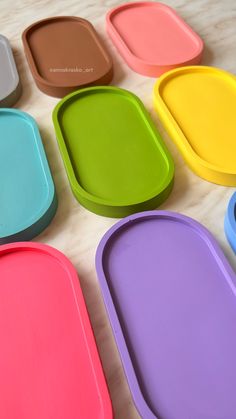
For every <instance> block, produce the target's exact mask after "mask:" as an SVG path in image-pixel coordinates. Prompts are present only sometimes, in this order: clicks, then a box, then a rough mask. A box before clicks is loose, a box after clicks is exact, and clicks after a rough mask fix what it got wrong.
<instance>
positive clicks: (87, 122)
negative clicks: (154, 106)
mask: <svg viewBox="0 0 236 419" xmlns="http://www.w3.org/2000/svg"><path fill="white" fill-rule="evenodd" d="M53 122H54V126H55V131H56V136H57V140H58V144H59V147H60V151H61V155H62V158H63V160H64V164H65V167H66V171H67V174H68V177H69V181H70V184H71V188H72V191H73V193H74V195H75V197H76V198H77V199H78V201H79V202H80V203H81V204H82V205H84V206H85V207H86V208H88V209H89V210H91V211H93V212H95V213H97V214H101V215H105V216H108V217H123V216H124V215H127V214H130V213H132V212H136V211H137V210H139V211H140V210H145V209H152V208H156V206H157V205H159V204H160V203H162V202H163V201H164V200H165V199H166V197H167V196H168V195H169V193H170V191H171V188H172V184H173V173H174V167H173V162H172V159H171V157H170V155H169V153H168V151H167V150H166V148H165V146H164V144H163V142H162V140H161V138H160V135H159V133H158V132H157V131H156V128H155V126H154V124H153V122H152V121H151V118H150V116H149V115H148V113H147V111H146V109H145V108H144V106H143V104H142V102H141V101H140V100H139V99H138V98H137V97H136V96H135V95H133V94H132V93H130V92H128V91H126V90H123V89H119V88H116V87H94V88H88V89H84V90H80V91H78V92H74V93H73V94H71V95H69V96H68V97H66V98H64V99H63V100H62V101H61V102H59V104H58V105H57V106H56V108H55V110H54V112H53Z"/></svg>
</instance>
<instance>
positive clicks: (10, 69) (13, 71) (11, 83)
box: [0, 35, 21, 108]
mask: <svg viewBox="0 0 236 419" xmlns="http://www.w3.org/2000/svg"><path fill="white" fill-rule="evenodd" d="M0 67H1V77H0V107H2V108H8V107H10V106H13V105H14V104H15V103H16V102H17V100H18V99H19V97H20V95H21V83H20V78H19V74H18V71H17V68H16V64H15V60H14V56H13V53H12V50H11V46H10V43H9V41H8V39H7V38H5V36H3V35H0Z"/></svg>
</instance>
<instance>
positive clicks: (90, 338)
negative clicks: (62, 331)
mask: <svg viewBox="0 0 236 419" xmlns="http://www.w3.org/2000/svg"><path fill="white" fill-rule="evenodd" d="M20 251H29V252H30V251H31V252H32V251H35V252H39V253H43V254H45V255H49V256H50V257H52V258H54V259H55V260H56V261H57V262H59V263H60V265H61V266H62V267H63V268H64V270H65V272H66V274H67V275H68V280H70V286H71V288H72V292H73V297H74V301H75V305H76V308H77V311H78V321H79V323H80V326H81V328H82V330H83V337H84V345H85V346H86V348H87V354H88V359H89V361H88V362H89V364H90V367H91V370H92V372H93V377H94V381H95V383H96V388H97V396H98V398H99V400H100V406H101V409H102V411H103V415H104V416H103V417H104V419H105V418H106V419H112V418H113V411H112V404H111V399H110V395H109V390H108V385H107V383H106V377H105V373H104V371H103V367H102V362H101V359H100V356H99V351H98V347H97V344H96V340H95V335H94V333H93V329H92V325H91V322H90V318H89V314H88V310H87V307H86V301H85V298H84V296H83V292H82V288H81V285H80V280H79V276H78V274H77V271H76V269H75V267H74V265H73V264H72V262H71V261H70V260H69V259H68V258H67V256H65V255H64V254H63V253H62V252H61V251H59V250H57V249H56V248H54V247H52V246H50V245H48V244H44V243H37V242H24V241H23V242H18V243H9V244H5V245H2V246H0V263H1V256H4V255H6V254H8V253H14V252H20ZM98 390H100V391H98Z"/></svg>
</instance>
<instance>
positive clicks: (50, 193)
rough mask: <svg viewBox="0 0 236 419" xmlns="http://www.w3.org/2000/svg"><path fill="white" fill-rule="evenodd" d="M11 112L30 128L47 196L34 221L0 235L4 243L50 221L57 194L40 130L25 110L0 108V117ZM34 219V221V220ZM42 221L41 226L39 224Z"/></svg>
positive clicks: (31, 233) (33, 232)
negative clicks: (8, 233) (12, 231)
mask: <svg viewBox="0 0 236 419" xmlns="http://www.w3.org/2000/svg"><path fill="white" fill-rule="evenodd" d="M9 113H10V114H11V115H12V116H13V117H16V118H23V119H24V120H25V122H26V124H29V126H30V128H31V129H32V137H33V139H34V144H35V147H36V150H37V156H38V159H39V162H40V166H41V168H42V175H43V177H44V178H45V181H46V183H47V194H46V195H47V196H46V199H45V202H44V205H43V208H42V209H41V211H40V212H39V213H38V216H37V219H36V215H35V214H34V216H33V218H34V222H33V223H31V222H30V223H29V221H27V222H24V223H22V224H20V225H18V229H17V230H16V231H15V232H14V233H12V234H10V235H5V236H2V235H1V236H0V244H5V243H8V242H11V241H20V240H22V239H24V237H27V239H31V238H33V237H35V236H36V235H38V234H40V233H41V232H42V231H43V230H44V229H46V227H47V226H48V225H49V224H50V222H51V221H52V219H53V217H54V215H55V213H56V210H57V194H56V188H55V184H54V180H53V177H52V173H51V170H50V167H49V163H48V159H47V155H46V151H45V149H44V145H43V141H42V138H41V135H40V131H39V128H38V125H37V123H36V121H35V119H34V118H33V117H32V116H31V115H30V114H28V113H27V112H24V111H21V110H19V109H11V108H0V118H1V115H4V114H9ZM35 219H36V221H35ZM41 223H43V228H42V226H41Z"/></svg>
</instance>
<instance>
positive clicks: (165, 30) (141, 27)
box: [106, 2, 203, 77]
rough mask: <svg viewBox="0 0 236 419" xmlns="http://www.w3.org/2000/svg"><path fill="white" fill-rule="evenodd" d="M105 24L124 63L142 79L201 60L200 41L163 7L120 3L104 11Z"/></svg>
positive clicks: (170, 9)
mask: <svg viewBox="0 0 236 419" xmlns="http://www.w3.org/2000/svg"><path fill="white" fill-rule="evenodd" d="M106 24H107V32H108V34H109V35H110V37H111V39H112V41H113V42H114V44H115V46H116V47H117V49H118V51H119V52H120V54H121V55H122V56H123V58H124V60H125V61H126V62H127V64H128V65H129V66H130V67H131V68H132V69H133V70H134V71H137V72H138V73H140V74H143V75H145V76H150V77H157V76H160V75H161V74H162V73H164V72H166V71H169V70H171V69H173V68H176V67H180V66H184V65H191V64H199V62H200V60H201V57H202V52H203V41H202V40H201V38H200V37H199V36H198V35H197V34H196V33H195V32H194V31H193V30H192V29H191V28H190V26H188V25H187V24H186V23H185V22H184V21H183V20H182V19H181V18H180V17H179V16H178V14H177V13H176V12H175V10H173V9H172V8H171V7H168V6H166V5H165V4H162V3H156V2H137V3H127V4H123V5H121V6H118V7H116V8H114V9H112V10H111V11H110V12H108V14H107V18H106Z"/></svg>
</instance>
